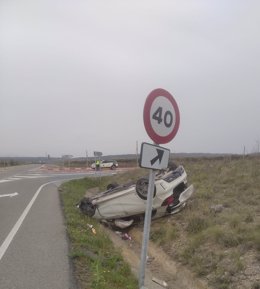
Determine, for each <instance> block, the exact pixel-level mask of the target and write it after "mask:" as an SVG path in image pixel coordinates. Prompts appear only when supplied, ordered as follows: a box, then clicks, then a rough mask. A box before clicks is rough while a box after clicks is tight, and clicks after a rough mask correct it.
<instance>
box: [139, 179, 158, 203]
mask: <svg viewBox="0 0 260 289" xmlns="http://www.w3.org/2000/svg"><path fill="white" fill-rule="evenodd" d="M148 185H149V180H148V179H146V178H141V179H139V180H137V182H136V193H137V195H138V196H139V197H140V198H141V199H143V200H147V193H148ZM155 195H156V187H155V186H154V192H153V197H155Z"/></svg>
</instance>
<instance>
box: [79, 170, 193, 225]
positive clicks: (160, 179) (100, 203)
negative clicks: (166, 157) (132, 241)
mask: <svg viewBox="0 0 260 289" xmlns="http://www.w3.org/2000/svg"><path fill="white" fill-rule="evenodd" d="M148 182H149V180H148V178H147V177H144V178H140V179H139V180H137V182H132V183H128V184H124V185H118V184H109V185H108V186H107V190H106V191H104V192H100V193H98V194H96V195H94V196H86V197H84V198H83V199H82V200H81V201H80V203H79V208H80V210H81V212H83V213H84V214H86V215H88V216H90V217H93V218H95V219H98V220H101V221H102V222H106V223H109V224H112V225H114V226H116V227H119V228H126V227H129V226H131V225H132V224H133V223H136V222H139V221H142V220H143V218H144V213H145V209H146V199H147V190H148ZM193 191H194V188H193V185H190V186H189V185H188V183H187V174H186V172H185V170H184V168H183V166H179V167H177V166H176V165H172V166H170V167H169V168H168V169H167V170H164V171H159V172H158V173H157V175H156V178H155V183H154V192H153V208H152V218H159V217H162V216H166V215H170V214H174V213H177V212H179V211H180V210H181V209H182V208H183V207H184V206H185V204H186V202H187V200H188V199H189V198H190V197H191V195H192V194H193Z"/></svg>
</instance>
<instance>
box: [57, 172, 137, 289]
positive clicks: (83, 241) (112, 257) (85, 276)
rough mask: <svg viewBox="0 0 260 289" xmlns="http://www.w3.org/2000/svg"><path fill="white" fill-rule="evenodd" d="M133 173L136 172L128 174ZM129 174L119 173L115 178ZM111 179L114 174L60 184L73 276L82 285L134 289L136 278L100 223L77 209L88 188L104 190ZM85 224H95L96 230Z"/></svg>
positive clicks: (85, 288)
mask: <svg viewBox="0 0 260 289" xmlns="http://www.w3.org/2000/svg"><path fill="white" fill-rule="evenodd" d="M131 175H132V177H134V178H135V179H136V177H135V173H132V174H131ZM126 178H127V179H128V180H129V176H127V175H125V176H118V177H117V181H118V182H124V181H126ZM111 179H112V181H113V182H114V181H115V180H114V177H105V178H102V179H100V178H96V179H93V178H85V179H82V180H75V181H70V182H68V183H65V184H63V185H62V187H61V189H60V191H61V199H62V204H63V209H64V215H65V219H66V225H67V232H68V235H69V239H70V258H71V259H72V262H73V264H74V268H75V277H76V279H77V281H78V284H79V285H80V288H82V289H90V288H91V289H136V288H137V287H138V285H137V279H136V278H135V277H134V275H133V274H132V272H131V269H130V267H129V265H128V264H127V263H126V262H125V261H124V260H123V258H122V257H121V255H120V252H118V250H116V248H114V245H113V243H112V241H111V240H110V239H109V238H108V236H107V235H106V234H105V232H104V230H103V227H102V225H100V224H99V223H98V222H97V221H95V220H94V219H92V218H89V217H88V216H85V215H83V214H82V213H80V211H79V209H78V208H77V207H76V204H77V203H78V202H79V201H80V200H81V199H82V197H83V196H84V195H85V192H86V190H87V189H90V188H93V187H99V189H100V190H104V189H105V188H106V186H107V185H108V184H109V183H111ZM87 224H91V225H93V226H94V228H95V231H96V234H94V233H93V232H92V230H91V228H89V227H88V225H87Z"/></svg>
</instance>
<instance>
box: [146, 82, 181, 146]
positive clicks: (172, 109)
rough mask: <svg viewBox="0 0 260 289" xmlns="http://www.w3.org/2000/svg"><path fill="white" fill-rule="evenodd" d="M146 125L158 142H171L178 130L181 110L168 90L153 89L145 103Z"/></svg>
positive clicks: (151, 135) (152, 137) (148, 131)
mask: <svg viewBox="0 0 260 289" xmlns="http://www.w3.org/2000/svg"><path fill="white" fill-rule="evenodd" d="M143 118H144V126H145V129H146V132H147V133H148V135H149V137H150V138H151V139H152V140H153V141H154V142H155V143H156V144H165V143H168V142H170V141H171V140H172V139H173V138H174V137H175V135H176V134H177V132H178V129H179V125H180V112H179V108H178V105H177V103H176V101H175V99H174V98H173V96H172V95H171V94H170V93H169V92H168V91H166V90H164V89H161V88H158V89H155V90H153V91H152V92H151V93H150V94H149V95H148V96H147V99H146V101H145V105H144V113H143Z"/></svg>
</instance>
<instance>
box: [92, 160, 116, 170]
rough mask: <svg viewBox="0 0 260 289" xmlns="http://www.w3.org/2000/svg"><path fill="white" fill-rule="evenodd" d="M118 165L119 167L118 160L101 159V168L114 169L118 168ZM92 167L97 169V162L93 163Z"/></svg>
mask: <svg viewBox="0 0 260 289" xmlns="http://www.w3.org/2000/svg"><path fill="white" fill-rule="evenodd" d="M117 167H118V162H117V161H115V160H112V161H106V160H101V161H100V168H109V169H111V170H114V169H116V168H117ZM91 168H92V169H93V170H95V169H96V163H93V164H92V165H91Z"/></svg>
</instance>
